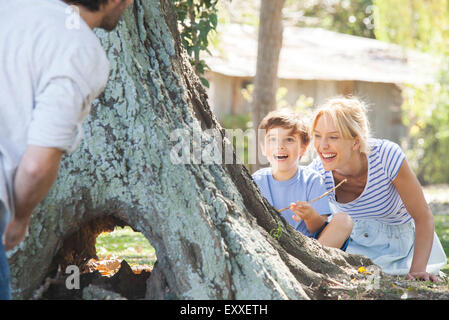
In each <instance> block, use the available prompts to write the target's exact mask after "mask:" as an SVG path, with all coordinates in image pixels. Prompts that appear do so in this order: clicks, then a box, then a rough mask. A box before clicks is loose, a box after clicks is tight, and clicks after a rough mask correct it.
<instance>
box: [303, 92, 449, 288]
mask: <svg viewBox="0 0 449 320" xmlns="http://www.w3.org/2000/svg"><path fill="white" fill-rule="evenodd" d="M311 131H312V139H313V141H314V142H313V143H314V147H315V150H316V152H317V154H318V156H319V158H317V159H315V160H314V161H313V162H312V163H311V164H310V167H312V168H313V169H315V170H316V171H318V172H319V173H320V174H321V175H322V177H323V178H324V181H325V184H326V188H327V189H328V190H330V189H332V188H333V187H334V186H335V185H336V184H338V183H339V182H340V181H342V180H343V179H347V182H346V183H344V184H343V185H342V186H341V187H340V188H338V189H337V190H336V191H334V192H332V193H331V196H330V197H329V201H330V206H331V209H332V211H333V212H345V213H347V214H349V215H350V216H351V218H352V219H353V220H354V229H353V232H352V234H351V241H350V243H349V245H348V248H347V250H346V251H347V252H349V253H357V254H362V255H365V256H367V257H368V258H370V259H371V260H372V261H373V262H374V263H375V264H377V265H379V266H380V267H381V268H382V270H383V271H384V272H385V273H388V274H395V275H406V278H407V279H420V280H431V281H438V280H439V279H438V277H437V276H436V274H438V273H439V271H440V269H441V267H443V266H444V265H445V264H446V255H445V253H444V251H443V249H442V246H441V243H440V241H439V239H438V237H437V236H436V234H435V231H434V222H433V215H432V212H431V211H430V209H429V207H428V205H427V203H426V200H425V198H424V194H423V191H422V189H421V186H420V184H419V182H418V180H417V178H416V176H415V174H414V173H413V172H412V170H411V169H410V167H409V165H408V163H407V160H406V157H405V154H404V152H403V151H402V150H401V148H400V147H399V146H398V145H397V144H396V143H393V142H391V141H388V140H383V139H373V138H370V137H369V123H368V120H367V116H366V106H365V105H364V103H363V102H362V101H361V100H359V99H357V98H343V97H336V98H333V99H331V100H329V101H328V102H327V103H325V104H324V105H322V106H321V107H320V108H318V110H317V111H316V113H315V116H314V118H313V123H312V127H311Z"/></svg>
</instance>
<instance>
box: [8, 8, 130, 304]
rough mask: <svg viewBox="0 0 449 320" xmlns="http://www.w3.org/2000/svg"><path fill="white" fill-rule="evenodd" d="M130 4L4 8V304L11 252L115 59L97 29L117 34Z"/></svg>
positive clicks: (73, 146)
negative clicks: (108, 57)
mask: <svg viewBox="0 0 449 320" xmlns="http://www.w3.org/2000/svg"><path fill="white" fill-rule="evenodd" d="M132 3H133V0H65V1H64V2H63V1H61V0H10V1H2V2H1V4H0V21H1V27H0V97H1V99H0V237H2V236H3V234H4V240H3V241H0V299H10V297H11V293H10V281H9V266H8V261H7V259H6V255H5V253H6V251H8V250H10V249H12V248H14V247H15V246H16V245H18V244H20V242H22V241H23V240H24V238H25V235H26V232H27V230H28V225H29V222H30V217H31V213H32V211H33V210H34V209H35V207H36V206H37V205H38V204H39V202H40V201H42V199H43V198H44V197H45V196H46V194H47V193H48V191H49V190H50V188H51V186H52V185H53V183H54V181H55V180H56V177H57V174H58V170H59V163H60V160H61V158H62V156H63V155H64V153H71V152H73V151H74V150H75V149H76V147H77V146H78V144H79V142H80V139H81V134H82V129H81V123H82V122H83V121H84V119H85V118H86V117H87V115H88V113H89V111H90V105H91V103H92V101H93V100H94V99H95V98H96V97H98V95H99V94H100V93H101V92H102V91H103V89H104V87H105V85H106V82H107V78H108V76H109V62H108V60H107V57H106V54H105V52H104V50H103V48H102V47H101V45H100V42H99V40H98V39H97V38H96V36H95V34H94V33H93V32H92V29H94V28H102V29H105V30H107V31H110V30H113V29H114V28H115V26H116V25H117V24H118V21H119V19H120V16H121V15H122V14H123V12H124V11H125V9H126V8H127V7H128V6H130V5H131V4H132ZM69 5H73V6H76V7H72V9H76V10H71V9H70V7H69ZM78 13H79V15H78ZM76 19H78V20H79V21H73V20H76ZM74 22H78V23H74Z"/></svg>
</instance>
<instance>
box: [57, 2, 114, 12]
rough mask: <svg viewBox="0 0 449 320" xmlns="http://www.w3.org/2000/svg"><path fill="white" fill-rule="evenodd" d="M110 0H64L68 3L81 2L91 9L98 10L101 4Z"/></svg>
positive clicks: (80, 3)
mask: <svg viewBox="0 0 449 320" xmlns="http://www.w3.org/2000/svg"><path fill="white" fill-rule="evenodd" d="M108 1H109V0H64V2H66V3H68V4H75V5H77V4H79V5H82V6H83V7H85V8H86V9H88V10H90V11H98V10H99V9H100V5H102V4H104V3H107V2H108Z"/></svg>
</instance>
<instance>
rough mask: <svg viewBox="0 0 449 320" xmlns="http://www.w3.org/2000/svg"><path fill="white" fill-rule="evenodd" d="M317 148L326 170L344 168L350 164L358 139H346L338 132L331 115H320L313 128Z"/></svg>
mask: <svg viewBox="0 0 449 320" xmlns="http://www.w3.org/2000/svg"><path fill="white" fill-rule="evenodd" d="M313 140H314V141H313V143H314V146H315V150H316V152H317V153H318V155H319V156H320V158H321V162H322V163H323V168H324V170H327V171H332V170H338V169H343V168H346V167H347V166H348V164H350V162H349V161H350V159H351V156H352V155H353V154H354V151H356V150H357V149H358V148H357V142H358V141H357V139H345V138H343V137H342V136H341V135H340V133H339V132H338V130H337V128H336V127H335V124H334V122H333V121H332V119H331V117H329V116H327V115H326V114H324V115H322V116H320V117H319V118H318V121H317V122H316V126H315V129H314V130H313Z"/></svg>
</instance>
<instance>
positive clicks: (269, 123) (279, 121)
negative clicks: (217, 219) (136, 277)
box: [259, 109, 310, 145]
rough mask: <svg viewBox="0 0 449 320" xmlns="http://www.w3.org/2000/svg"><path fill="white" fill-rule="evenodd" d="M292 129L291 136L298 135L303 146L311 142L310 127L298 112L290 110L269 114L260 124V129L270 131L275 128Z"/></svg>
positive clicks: (275, 111)
mask: <svg viewBox="0 0 449 320" xmlns="http://www.w3.org/2000/svg"><path fill="white" fill-rule="evenodd" d="M279 127H280V128H284V129H291V130H292V131H291V134H298V135H299V138H300V140H301V144H302V145H308V144H309V142H310V135H309V126H308V125H307V120H304V119H303V118H302V117H300V116H299V114H298V113H297V112H294V111H293V110H290V109H280V110H274V111H271V112H269V113H268V114H267V115H266V116H265V118H263V119H262V121H261V122H260V124H259V129H262V130H265V134H267V132H268V130H270V129H273V128H279Z"/></svg>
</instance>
